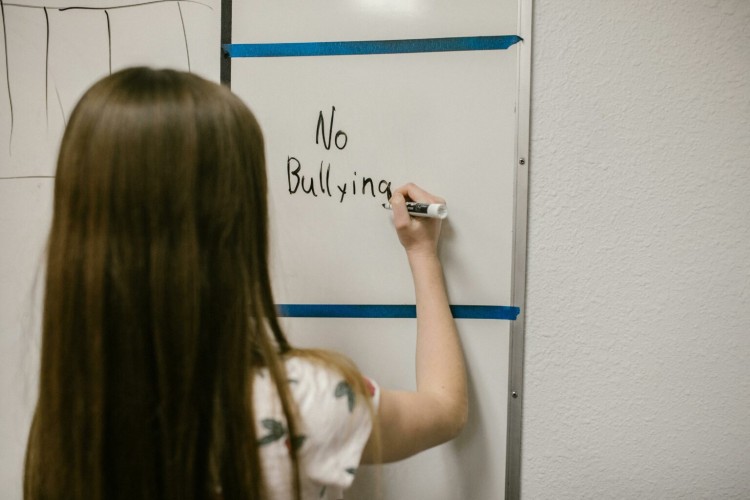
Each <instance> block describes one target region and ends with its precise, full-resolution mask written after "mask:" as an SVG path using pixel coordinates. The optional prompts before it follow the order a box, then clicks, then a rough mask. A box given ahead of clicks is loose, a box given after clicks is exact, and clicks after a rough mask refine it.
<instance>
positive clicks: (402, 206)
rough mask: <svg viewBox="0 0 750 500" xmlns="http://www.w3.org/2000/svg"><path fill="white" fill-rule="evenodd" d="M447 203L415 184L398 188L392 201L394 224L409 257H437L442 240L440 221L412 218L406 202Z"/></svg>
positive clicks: (427, 218)
mask: <svg viewBox="0 0 750 500" xmlns="http://www.w3.org/2000/svg"><path fill="white" fill-rule="evenodd" d="M407 201H415V202H419V203H445V200H443V199H442V198H440V197H438V196H435V195H432V194H430V193H428V192H427V191H425V190H423V189H422V188H420V187H419V186H417V185H415V184H411V183H409V184H406V185H404V186H401V187H399V188H397V189H396V190H395V191H394V193H393V196H392V197H391V199H390V203H391V209H392V210H393V224H394V226H395V227H396V233H397V234H398V239H399V241H401V244H402V245H403V246H404V249H405V250H406V253H407V254H409V255H419V254H429V255H437V243H438V240H439V239H440V225H441V222H442V221H441V220H440V219H433V218H429V217H412V216H410V215H409V212H408V211H407V210H406V202H407Z"/></svg>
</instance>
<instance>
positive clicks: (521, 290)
mask: <svg viewBox="0 0 750 500" xmlns="http://www.w3.org/2000/svg"><path fill="white" fill-rule="evenodd" d="M532 2H533V0H519V15H518V35H519V36H520V37H521V38H523V42H521V43H519V44H518V45H517V47H518V49H517V50H518V51H519V54H518V100H517V108H516V120H517V122H516V162H517V163H516V176H515V213H514V223H513V236H514V239H513V275H512V283H511V304H513V305H514V306H517V307H520V308H521V313H520V314H519V315H518V317H517V318H516V320H515V321H513V322H511V325H510V339H509V341H510V362H509V367H508V434H507V441H506V445H505V450H506V456H505V499H506V500H519V499H520V498H521V447H522V440H521V438H522V433H521V431H522V414H523V366H524V331H525V318H526V242H527V227H528V208H529V164H530V162H529V138H530V134H529V132H530V127H531V47H532V44H531V27H532Z"/></svg>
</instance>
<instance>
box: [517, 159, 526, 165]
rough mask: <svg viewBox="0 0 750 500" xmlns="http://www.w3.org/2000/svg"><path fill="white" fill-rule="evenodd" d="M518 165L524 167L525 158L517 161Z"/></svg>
mask: <svg viewBox="0 0 750 500" xmlns="http://www.w3.org/2000/svg"><path fill="white" fill-rule="evenodd" d="M518 164H519V165H526V158H521V159H519V160H518Z"/></svg>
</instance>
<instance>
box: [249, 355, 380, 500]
mask: <svg viewBox="0 0 750 500" xmlns="http://www.w3.org/2000/svg"><path fill="white" fill-rule="evenodd" d="M284 364H285V368H286V383H287V385H288V387H289V391H290V394H291V396H292V399H293V400H294V403H295V406H296V409H297V414H298V416H299V419H298V422H297V430H296V433H295V435H293V436H292V435H289V431H288V426H287V424H286V419H285V418H284V412H283V410H282V408H281V401H280V399H279V396H278V392H277V390H276V386H275V384H274V382H273V379H272V377H271V376H270V374H269V373H268V370H267V369H264V370H260V371H258V372H257V374H256V375H255V380H254V384H253V404H254V413H255V419H256V433H257V437H258V445H259V447H260V451H261V455H262V456H263V457H264V464H265V467H264V469H265V471H266V477H267V479H269V482H270V483H271V484H278V483H277V481H276V479H277V478H276V475H277V474H279V473H281V471H282V470H284V469H285V468H286V462H287V460H288V456H289V451H290V450H291V449H292V448H294V449H295V450H296V451H297V455H298V457H299V460H300V465H301V469H302V471H303V477H304V480H303V489H308V488H311V487H313V486H316V487H320V488H323V487H324V486H330V487H331V488H334V489H338V488H346V487H348V486H349V485H350V484H351V482H352V480H353V479H354V474H355V472H356V470H357V467H358V466H359V462H360V458H361V456H362V451H363V449H364V447H365V445H366V443H367V440H368V439H369V437H370V432H371V430H372V426H373V415H374V411H376V409H377V403H378V399H379V392H380V391H379V388H378V386H377V384H375V383H374V382H372V381H370V380H369V379H366V382H365V385H366V386H367V387H368V392H370V394H367V395H363V394H361V393H360V392H359V391H357V390H355V388H353V387H352V385H351V384H350V383H349V382H347V379H346V376H345V375H344V373H342V371H341V370H340V369H339V368H338V367H337V366H331V365H330V364H327V363H326V362H324V361H321V360H319V359H315V358H313V359H310V358H308V357H306V356H290V357H288V358H287V359H286V360H285V361H284ZM370 388H371V389H370ZM367 399H370V401H371V402H372V403H373V404H368V401H367ZM271 464H275V465H273V466H271V467H268V466H269V465H271ZM269 469H270V470H269ZM274 469H275V470H274ZM281 475H282V476H283V474H281ZM287 477H288V476H287ZM279 481H282V480H281V479H280V478H279ZM303 497H304V495H303ZM316 498H317V497H316Z"/></svg>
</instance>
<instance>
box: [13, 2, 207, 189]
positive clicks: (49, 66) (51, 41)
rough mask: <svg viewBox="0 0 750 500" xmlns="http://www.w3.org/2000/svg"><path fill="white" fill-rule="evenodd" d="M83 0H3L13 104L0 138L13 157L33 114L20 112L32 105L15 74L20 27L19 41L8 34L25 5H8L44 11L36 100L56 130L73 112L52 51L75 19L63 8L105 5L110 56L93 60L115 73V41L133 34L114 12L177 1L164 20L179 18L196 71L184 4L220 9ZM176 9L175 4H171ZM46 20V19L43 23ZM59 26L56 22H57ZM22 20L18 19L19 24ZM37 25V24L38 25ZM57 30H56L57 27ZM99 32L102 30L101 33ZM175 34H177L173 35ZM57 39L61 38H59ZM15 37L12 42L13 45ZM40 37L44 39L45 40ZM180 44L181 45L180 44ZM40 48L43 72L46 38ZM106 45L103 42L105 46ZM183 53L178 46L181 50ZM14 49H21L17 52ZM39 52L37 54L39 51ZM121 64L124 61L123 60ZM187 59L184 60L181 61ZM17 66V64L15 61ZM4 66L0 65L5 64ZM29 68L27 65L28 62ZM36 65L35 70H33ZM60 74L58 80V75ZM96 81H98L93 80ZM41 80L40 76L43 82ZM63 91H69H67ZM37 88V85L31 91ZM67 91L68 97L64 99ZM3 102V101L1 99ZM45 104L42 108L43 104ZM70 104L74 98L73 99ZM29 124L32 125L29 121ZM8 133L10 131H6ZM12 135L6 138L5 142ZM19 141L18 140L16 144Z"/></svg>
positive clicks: (190, 64) (96, 8) (94, 8)
mask: <svg viewBox="0 0 750 500" xmlns="http://www.w3.org/2000/svg"><path fill="white" fill-rule="evenodd" d="M80 1H81V0H72V1H71V2H69V3H68V4H67V5H60V4H61V3H62V2H59V1H58V2H54V1H48V2H44V1H40V0H26V1H24V0H15V1H8V0H0V28H2V39H1V40H2V42H3V51H2V52H0V54H2V55H3V56H4V68H5V84H4V85H3V84H2V83H0V88H1V87H4V89H3V90H4V91H3V90H0V92H2V93H3V94H5V98H6V99H7V101H6V102H7V103H8V104H7V106H8V113H7V115H6V113H3V115H6V116H3V117H0V120H2V121H5V123H6V126H5V127H4V128H5V129H6V130H7V132H6V133H7V137H5V138H0V140H1V141H3V142H5V143H6V145H7V148H6V147H5V146H3V148H2V149H6V150H7V152H8V153H7V154H8V157H12V156H13V150H14V149H17V148H14V145H13V143H14V136H15V135H16V134H19V133H20V134H22V135H23V136H24V137H26V136H28V130H26V131H25V132H24V130H23V129H24V127H23V125H22V126H21V127H20V128H19V124H20V122H19V120H18V118H19V116H21V117H27V116H28V114H25V115H19V113H24V112H25V110H24V109H22V108H24V104H26V105H27V106H28V102H29V98H28V95H29V90H28V89H25V91H26V100H25V101H24V97H23V94H24V92H23V91H21V92H20V94H19V92H18V91H19V88H21V87H18V85H19V83H18V81H19V80H18V77H17V76H16V79H15V80H14V79H13V75H14V70H17V69H18V68H19V67H18V61H19V60H20V59H19V56H18V52H17V47H18V45H17V44H18V43H19V42H18V28H16V34H15V35H14V36H15V37H16V38H15V42H14V40H13V39H11V36H9V34H10V33H13V30H12V29H10V28H9V22H10V23H12V22H13V20H18V18H17V17H16V15H15V14H14V13H17V12H21V11H20V10H13V11H12V12H11V14H14V15H9V8H10V9H11V10H12V9H23V10H26V9H30V10H35V11H38V12H39V15H40V16H43V18H41V19H42V20H41V21H39V25H38V26H39V28H38V29H39V30H40V36H44V37H45V39H44V44H43V50H44V58H43V61H44V62H43V64H44V68H43V75H44V76H43V78H44V93H45V95H44V100H43V101H42V100H41V96H39V100H38V101H36V102H38V103H39V106H40V107H39V108H38V109H39V110H40V111H42V112H43V116H42V115H39V116H40V118H42V121H41V123H40V125H41V127H42V129H40V131H41V132H44V128H43V127H44V121H43V120H44V119H45V118H46V124H47V130H48V131H49V130H50V129H51V133H52V134H54V133H55V127H56V125H54V124H55V121H56V122H57V123H58V124H59V123H60V118H61V119H62V120H61V121H62V123H63V124H64V125H67V120H68V117H67V116H66V110H65V109H66V105H65V104H64V103H69V102H70V100H71V97H70V96H71V93H70V92H71V90H70V85H68V88H67V89H66V88H63V89H62V90H61V89H60V87H59V85H58V83H60V82H59V78H57V79H56V76H58V77H59V74H57V73H59V71H60V67H61V66H60V64H61V63H60V60H59V58H55V59H54V62H53V55H52V54H53V53H54V51H55V48H56V44H58V45H59V38H58V37H59V36H60V33H61V31H60V30H65V29H66V28H65V26H68V28H67V29H68V30H69V26H70V25H68V24H66V23H67V21H66V20H70V19H71V18H70V17H60V15H61V14H62V13H66V14H67V16H75V15H77V14H76V12H81V11H102V12H103V14H104V15H103V16H102V23H106V24H105V26H106V43H107V48H106V51H105V54H106V57H107V61H106V62H105V61H103V59H102V60H100V62H99V63H96V61H94V62H93V63H92V64H101V63H104V66H105V68H106V71H108V72H109V73H110V74H111V73H112V71H113V66H114V65H115V60H114V58H115V57H117V55H116V54H113V41H119V42H120V45H119V47H122V40H123V39H127V37H128V36H130V33H129V32H127V31H126V32H123V29H122V26H123V24H122V23H123V21H122V20H120V21H119V24H117V23H116V22H115V19H114V18H113V12H114V11H120V10H142V9H143V8H144V7H145V6H154V5H156V4H174V6H175V7H176V8H175V9H174V11H173V12H174V14H173V15H172V14H169V12H170V11H164V10H162V11H160V21H159V22H167V23H170V24H171V23H179V24H177V25H176V26H175V25H174V24H171V26H173V28H171V30H172V33H175V31H174V30H175V28H176V29H177V30H178V31H179V32H180V33H181V40H180V41H179V42H178V43H179V45H182V46H183V47H184V54H185V59H184V61H185V62H186V63H187V70H188V71H191V72H192V71H193V69H194V68H193V66H194V64H193V61H192V59H191V53H190V46H189V42H188V40H189V37H188V31H189V29H188V25H187V22H186V17H185V12H184V9H183V4H186V5H191V4H192V5H197V6H201V7H205V8H206V9H208V11H211V12H213V11H214V10H215V8H214V7H215V5H216V2H215V1H214V0H146V1H144V0H121V1H119V2H118V1H111V2H107V5H104V6H101V7H100V6H86V5H80V4H78V2H80ZM170 9H171V7H170ZM53 13H55V15H53ZM161 16H163V17H164V19H163V21H162V20H161ZM24 18H25V19H26V20H28V19H32V20H33V16H32V17H31V18H30V17H29V16H24ZM126 19H131V21H128V22H131V23H132V16H126ZM41 22H43V23H44V24H43V25H42V24H41ZM61 22H62V23H63V26H64V27H63V28H61V27H60V23H61ZM56 25H57V26H58V27H57V28H55V26H56ZM15 26H18V25H15ZM35 29H36V28H35ZM42 29H43V30H44V34H42V31H41V30H42ZM56 30H57V31H56ZM62 33H65V35H66V36H67V37H68V38H70V37H71V35H74V34H71V33H69V32H68V33H66V32H64V31H63V32H62ZM97 36H98V35H97ZM172 36H174V35H172ZM56 40H57V41H56ZM9 41H10V46H9ZM173 41H174V42H176V39H173ZM40 42H41V40H40ZM95 43H98V44H99V45H100V46H101V45H103V40H100V41H98V42H95ZM172 47H175V45H172ZM177 47H178V46H177ZM39 48H40V51H39V53H38V54H39V66H38V68H39V73H38V74H39V75H40V76H41V74H42V68H41V64H42V54H41V49H42V44H40V45H39ZM103 48H104V47H102V49H103ZM178 53H179V50H178ZM13 54H16V56H15V58H14V56H13ZM35 57H36V56H35ZM25 62H27V63H28V64H34V63H33V61H32V62H29V61H25ZM120 64H122V63H120ZM180 64H183V63H180ZM14 66H15V67H14ZM2 67H3V66H0V68H2ZM27 69H28V68H27ZM34 71H36V70H34ZM56 80H57V81H56ZM91 83H93V82H91ZM40 84H41V82H40ZM63 91H64V92H63ZM32 92H33V91H32ZM50 92H54V96H53V98H56V99H57V109H55V106H53V105H52V103H51V102H50ZM63 97H65V99H63ZM0 102H2V101H0ZM42 104H43V106H44V107H43V108H41V106H42ZM68 105H69V104H68ZM58 112H59V113H60V115H59V117H58V118H57V120H51V117H54V116H55V114H57V113H58ZM26 129H28V124H27V127H26ZM3 135H5V133H4V134H3ZM6 141H7V142H6ZM17 145H18V144H16V146H17ZM11 177H14V176H6V177H0V179H5V178H11ZM20 177H22V178H23V177H26V176H23V175H22V176H20Z"/></svg>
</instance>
